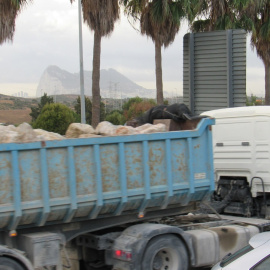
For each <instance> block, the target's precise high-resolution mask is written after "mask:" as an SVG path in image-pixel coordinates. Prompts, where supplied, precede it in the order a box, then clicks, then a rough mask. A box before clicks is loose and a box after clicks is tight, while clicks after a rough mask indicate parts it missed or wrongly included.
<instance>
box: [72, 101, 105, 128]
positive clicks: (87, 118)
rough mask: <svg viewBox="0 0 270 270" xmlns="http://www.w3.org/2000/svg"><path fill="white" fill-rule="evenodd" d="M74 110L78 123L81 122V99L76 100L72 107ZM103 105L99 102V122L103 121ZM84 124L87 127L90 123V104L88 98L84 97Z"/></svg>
mask: <svg viewBox="0 0 270 270" xmlns="http://www.w3.org/2000/svg"><path fill="white" fill-rule="evenodd" d="M74 110H75V112H76V114H77V115H78V116H79V119H80V120H79V122H80V121H81V118H80V117H81V97H80V96H78V97H77V99H76V103H75V105H74ZM105 117H106V115H105V104H104V103H103V102H100V121H104V120H105ZM85 122H86V123H87V124H89V125H91V123H92V102H91V100H90V98H88V97H85Z"/></svg>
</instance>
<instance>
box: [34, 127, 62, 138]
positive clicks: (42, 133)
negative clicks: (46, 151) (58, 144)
mask: <svg viewBox="0 0 270 270" xmlns="http://www.w3.org/2000/svg"><path fill="white" fill-rule="evenodd" d="M34 132H35V133H36V136H37V137H36V140H37V141H53V140H63V139H65V137H64V136H62V135H60V134H58V133H54V132H49V131H46V130H43V129H34Z"/></svg>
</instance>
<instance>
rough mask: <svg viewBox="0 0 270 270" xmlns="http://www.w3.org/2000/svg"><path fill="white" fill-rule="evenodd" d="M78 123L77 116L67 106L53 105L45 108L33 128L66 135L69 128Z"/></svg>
mask: <svg viewBox="0 0 270 270" xmlns="http://www.w3.org/2000/svg"><path fill="white" fill-rule="evenodd" d="M74 122H76V114H75V113H74V112H73V111H72V110H71V109H70V108H68V107H67V106H66V105H63V104H60V103H51V104H47V105H45V106H44V107H43V109H42V111H41V113H40V115H39V116H38V118H37V120H36V121H35V122H34V123H33V128H41V129H44V130H47V131H51V132H55V133H59V134H61V135H64V134H65V133H66V130H67V128H68V126H69V125H70V124H71V123H74Z"/></svg>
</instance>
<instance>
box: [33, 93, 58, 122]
mask: <svg viewBox="0 0 270 270" xmlns="http://www.w3.org/2000/svg"><path fill="white" fill-rule="evenodd" d="M51 103H53V97H49V96H47V94H46V93H44V95H43V96H42V97H41V99H40V102H39V103H38V105H37V106H35V107H31V111H32V112H31V113H30V116H31V117H32V122H34V121H36V120H37V118H38V116H39V115H40V113H41V111H42V109H43V107H44V106H45V105H46V104H51Z"/></svg>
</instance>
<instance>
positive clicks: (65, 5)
mask: <svg viewBox="0 0 270 270" xmlns="http://www.w3.org/2000/svg"><path fill="white" fill-rule="evenodd" d="M186 33H188V27H187V24H186V23H183V24H182V27H181V30H180V31H179V33H178V34H177V36H176V38H175V41H174V42H173V44H172V45H170V46H169V47H168V48H166V49H165V50H163V52H162V68H163V88H164V91H167V92H169V94H170V95H171V96H176V95H177V96H179V95H182V93H183V90H182V89H183V85H182V84H183V36H184V35H185V34H186ZM92 52H93V32H91V31H90V29H89V28H88V27H87V26H86V25H85V24H83V59H84V69H85V70H92V57H93V53H92ZM50 65H56V66H58V67H59V68H61V69H63V70H66V71H68V72H71V73H78V72H79V34H78V2H77V1H75V2H74V3H73V4H72V5H71V4H70V1H69V0H45V1H44V0H34V1H33V2H32V3H30V4H28V5H27V6H26V7H25V8H24V9H23V10H22V12H21V13H20V14H19V16H18V18H17V20H16V31H15V35H14V39H13V42H6V43H4V44H3V45H0V93H1V94H7V95H13V94H15V93H17V92H20V91H23V92H27V93H28V94H29V96H33V97H34V96H35V94H36V89H37V85H38V82H39V79H40V77H41V75H42V73H43V72H44V70H45V69H46V68H47V67H48V66H50ZM109 68H113V69H115V70H117V71H118V72H120V73H122V74H123V75H124V76H126V77H128V78H129V79H130V80H132V81H134V82H135V83H137V84H139V85H141V86H143V87H145V88H149V89H155V50H154V44H153V42H152V40H151V39H149V38H147V37H146V36H142V35H141V34H140V33H139V31H138V30H135V29H134V27H132V26H131V24H130V23H129V22H128V20H127V18H126V17H125V15H124V14H122V15H121V18H120V20H119V21H118V22H116V24H115V30H114V32H113V33H112V34H111V35H110V36H109V37H106V38H103V39H102V44H101V69H109ZM246 89H247V94H249V95H250V94H254V95H257V96H263V95H264V66H263V63H262V61H261V60H260V59H259V58H258V57H257V55H256V52H253V51H252V50H251V48H250V41H249V37H248V38H247V86H246Z"/></svg>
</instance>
